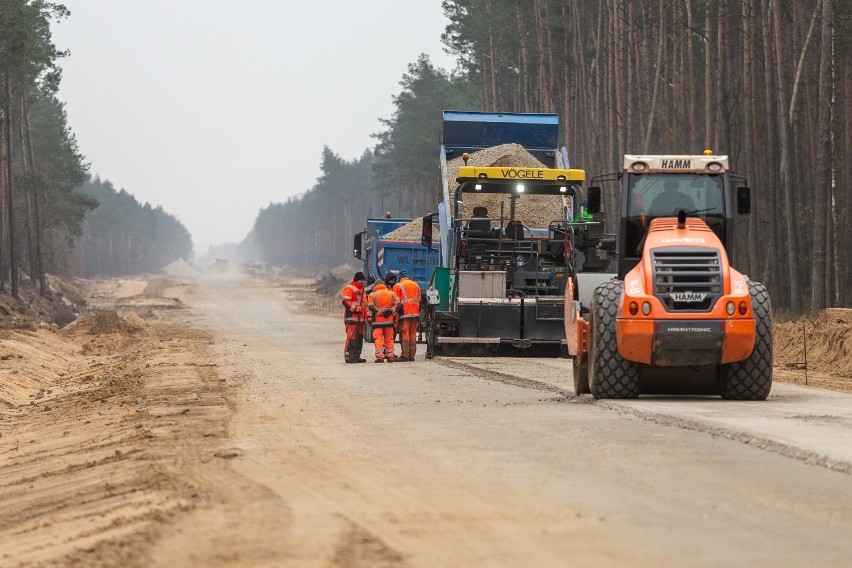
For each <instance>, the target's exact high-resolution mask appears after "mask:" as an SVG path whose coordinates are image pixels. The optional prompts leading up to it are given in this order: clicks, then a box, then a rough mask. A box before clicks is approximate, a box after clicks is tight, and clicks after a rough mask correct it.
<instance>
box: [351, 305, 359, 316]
mask: <svg viewBox="0 0 852 568" xmlns="http://www.w3.org/2000/svg"><path fill="white" fill-rule="evenodd" d="M352 313H353V314H360V313H361V306H355V307H354V308H352Z"/></svg>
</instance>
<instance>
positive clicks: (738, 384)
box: [719, 281, 772, 400]
mask: <svg viewBox="0 0 852 568" xmlns="http://www.w3.org/2000/svg"><path fill="white" fill-rule="evenodd" d="M748 291H749V295H750V296H751V307H752V311H754V323H755V331H754V349H752V352H751V355H749V357H748V359H743V360H742V361H737V362H736V363H730V364H728V365H722V366H721V368H720V370H719V394H721V395H722V398H724V399H727V400H766V397H767V396H769V391H770V390H771V389H772V319H771V316H770V314H771V309H770V304H769V293H768V292H767V291H766V287H765V286H764V285H763V284H761V283H759V282H752V281H749V283H748Z"/></svg>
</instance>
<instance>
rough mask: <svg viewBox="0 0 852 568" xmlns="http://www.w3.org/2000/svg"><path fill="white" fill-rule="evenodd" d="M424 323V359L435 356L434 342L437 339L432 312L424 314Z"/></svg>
mask: <svg viewBox="0 0 852 568" xmlns="http://www.w3.org/2000/svg"><path fill="white" fill-rule="evenodd" d="M424 325H425V326H426V359H432V358H433V357H435V342H436V341H437V339H436V333H435V318H434V312H429V313H427V314H426V318H425V320H424Z"/></svg>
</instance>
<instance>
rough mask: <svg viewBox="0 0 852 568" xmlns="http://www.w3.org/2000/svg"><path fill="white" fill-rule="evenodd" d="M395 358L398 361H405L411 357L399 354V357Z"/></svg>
mask: <svg viewBox="0 0 852 568" xmlns="http://www.w3.org/2000/svg"><path fill="white" fill-rule="evenodd" d="M396 360H397V361H399V362H400V363H405V362H406V361H411V359H409V358H408V357H406V356H405V355H400V356H399V357H397V358H396Z"/></svg>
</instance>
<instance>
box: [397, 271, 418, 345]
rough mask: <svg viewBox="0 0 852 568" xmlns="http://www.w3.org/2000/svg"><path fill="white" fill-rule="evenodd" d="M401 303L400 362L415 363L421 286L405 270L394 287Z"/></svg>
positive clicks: (400, 273)
mask: <svg viewBox="0 0 852 568" xmlns="http://www.w3.org/2000/svg"><path fill="white" fill-rule="evenodd" d="M393 293H394V294H396V297H397V299H398V300H399V303H400V308H401V313H400V315H399V337H400V342H401V343H402V355H400V357H399V361H414V356H415V355H416V354H417V327H418V326H419V325H420V297H421V292H420V286H419V285H418V284H417V282H415V281H414V280H411V279H410V278H408V276H407V275H406V274H405V271H404V270H400V272H399V282H398V283H397V284H396V285H395V286H394V287H393Z"/></svg>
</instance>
